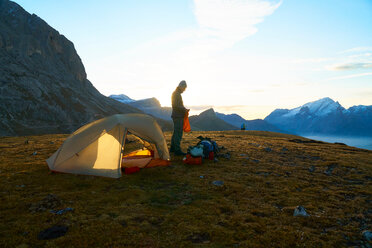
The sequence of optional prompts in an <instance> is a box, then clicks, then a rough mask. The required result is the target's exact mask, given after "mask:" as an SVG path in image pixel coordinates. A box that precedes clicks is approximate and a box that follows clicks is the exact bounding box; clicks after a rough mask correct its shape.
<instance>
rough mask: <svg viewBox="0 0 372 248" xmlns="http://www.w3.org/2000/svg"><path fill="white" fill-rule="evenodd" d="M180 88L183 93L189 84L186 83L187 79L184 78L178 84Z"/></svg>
mask: <svg viewBox="0 0 372 248" xmlns="http://www.w3.org/2000/svg"><path fill="white" fill-rule="evenodd" d="M178 88H179V89H180V90H181V93H182V92H184V91H185V90H186V88H187V84H186V81H185V80H182V81H181V82H180V83H179V84H178Z"/></svg>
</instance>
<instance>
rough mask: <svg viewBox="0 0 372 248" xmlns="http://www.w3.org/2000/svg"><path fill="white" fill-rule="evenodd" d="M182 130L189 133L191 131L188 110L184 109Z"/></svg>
mask: <svg viewBox="0 0 372 248" xmlns="http://www.w3.org/2000/svg"><path fill="white" fill-rule="evenodd" d="M183 131H184V132H185V133H189V132H190V131H191V126H190V121H189V111H186V113H185V116H184V118H183Z"/></svg>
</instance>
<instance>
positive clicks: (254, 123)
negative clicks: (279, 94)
mask: <svg viewBox="0 0 372 248" xmlns="http://www.w3.org/2000/svg"><path fill="white" fill-rule="evenodd" d="M110 97H111V98H113V99H117V100H118V101H121V102H124V103H127V104H129V105H131V106H133V107H136V108H139V109H141V110H142V111H144V112H145V113H148V114H151V115H154V116H156V117H158V118H162V119H165V120H171V112H172V109H171V108H170V107H162V106H161V105H160V103H159V101H158V100H157V99H156V98H148V99H143V100H133V99H131V98H129V97H128V96H126V95H111V96H110ZM243 123H244V124H245V127H246V130H260V131H270V132H280V133H290V134H299V135H317V134H319V135H348V136H372V106H362V105H360V106H354V107H351V108H349V109H345V108H343V107H342V106H341V105H340V104H339V103H338V102H335V101H333V100H332V99H331V98H329V97H326V98H322V99H320V100H317V101H314V102H309V103H306V104H304V105H302V106H300V107H297V108H294V109H290V110H289V109H276V110H274V111H273V112H272V113H271V114H269V115H268V116H267V117H266V118H265V119H264V120H261V119H256V120H246V119H244V118H243V117H241V116H240V115H238V114H223V113H216V112H215V111H214V110H213V109H208V110H206V111H204V112H202V113H201V114H199V115H194V116H190V124H191V127H192V129H193V130H205V131H209V130H210V131H212V130H221V131H222V130H236V129H240V127H241V125H242V124H243Z"/></svg>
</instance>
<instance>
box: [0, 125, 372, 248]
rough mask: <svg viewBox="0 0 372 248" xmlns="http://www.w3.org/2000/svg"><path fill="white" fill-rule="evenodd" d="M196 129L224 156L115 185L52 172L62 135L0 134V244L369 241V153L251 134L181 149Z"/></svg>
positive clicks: (225, 135)
mask: <svg viewBox="0 0 372 248" xmlns="http://www.w3.org/2000/svg"><path fill="white" fill-rule="evenodd" d="M170 135H171V134H170V133H166V137H167V140H168V141H169V140H170ZM199 135H204V136H205V135H206V136H208V137H211V138H212V139H214V140H216V141H217V143H218V144H219V145H222V146H225V147H226V150H223V152H224V153H226V152H229V153H230V154H231V157H230V158H229V156H226V157H225V158H222V157H221V158H219V160H218V161H204V163H203V164H202V165H193V166H191V165H184V164H183V163H182V157H174V158H172V166H170V167H162V168H151V169H142V170H141V171H140V172H138V173H135V174H131V175H123V177H122V178H120V179H118V180H116V179H110V178H100V177H92V176H79V175H71V174H50V173H49V170H48V168H47V165H46V163H45V159H46V158H48V157H49V156H50V155H51V154H52V153H53V152H54V151H55V150H57V148H58V147H59V146H60V145H61V144H62V143H63V140H64V139H65V138H66V137H67V135H43V136H28V137H7V138H0V202H1V204H0V246H1V247H17V246H18V247H63V246H67V247H122V246H127V247H189V246H205V247H298V246H299V247H345V246H352V247H363V246H364V247H371V243H370V241H368V239H370V238H371V233H370V232H369V231H371V230H372V226H371V213H372V209H371V206H372V204H371V200H372V197H371V192H372V183H371V179H372V151H368V150H362V149H357V148H353V147H348V146H345V145H342V144H329V143H322V142H314V141H310V140H306V139H303V138H301V137H296V136H290V135H283V134H277V133H269V132H252V131H246V132H241V131H225V132H191V133H190V134H186V135H185V139H184V143H183V146H184V148H185V149H186V147H187V146H189V145H193V144H195V143H196V142H197V139H196V137H197V136H199ZM297 206H301V207H299V208H297ZM294 213H296V215H298V216H294ZM306 215H308V216H306ZM49 228H52V229H49ZM368 230H369V231H368Z"/></svg>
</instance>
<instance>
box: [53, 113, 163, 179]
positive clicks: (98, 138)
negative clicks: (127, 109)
mask: <svg viewBox="0 0 372 248" xmlns="http://www.w3.org/2000/svg"><path fill="white" fill-rule="evenodd" d="M128 132H130V133H131V134H134V135H135V136H137V137H139V138H140V139H141V140H143V141H144V142H145V144H146V146H147V147H151V150H152V151H153V152H151V153H150V152H148V153H147V154H152V156H143V154H144V152H145V151H141V152H139V153H132V155H134V156H132V157H130V156H129V157H128V156H127V157H126V159H127V160H125V159H123V151H124V149H125V140H126V137H127V133H128ZM138 154H139V155H141V156H142V157H141V156H135V155H138ZM133 158H139V159H135V160H133ZM169 159H170V157H169V151H168V148H167V143H166V141H165V138H164V134H163V132H162V130H161V128H160V126H159V125H158V123H157V122H156V120H155V119H154V118H152V117H151V116H149V115H144V114H117V115H113V116H110V117H106V118H103V119H100V120H97V121H94V122H92V123H89V124H87V125H85V126H83V127H81V128H79V129H78V130H77V131H75V132H74V133H73V134H71V135H70V136H69V137H68V138H67V139H66V140H65V142H64V143H63V144H62V146H61V147H60V148H59V149H58V150H57V151H56V152H55V153H54V154H53V155H52V156H51V157H50V158H48V159H47V163H48V166H49V168H50V170H52V171H54V172H66V173H75V174H83V175H95V176H104V177H113V178H119V177H120V176H121V168H122V167H124V166H125V165H124V164H125V161H128V164H127V167H131V166H138V167H146V166H148V165H149V164H152V166H156V165H157V164H158V165H168V164H169ZM151 160H153V161H157V162H155V163H151ZM133 161H135V162H134V163H133ZM159 162H160V163H159ZM164 162H165V163H164Z"/></svg>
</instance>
